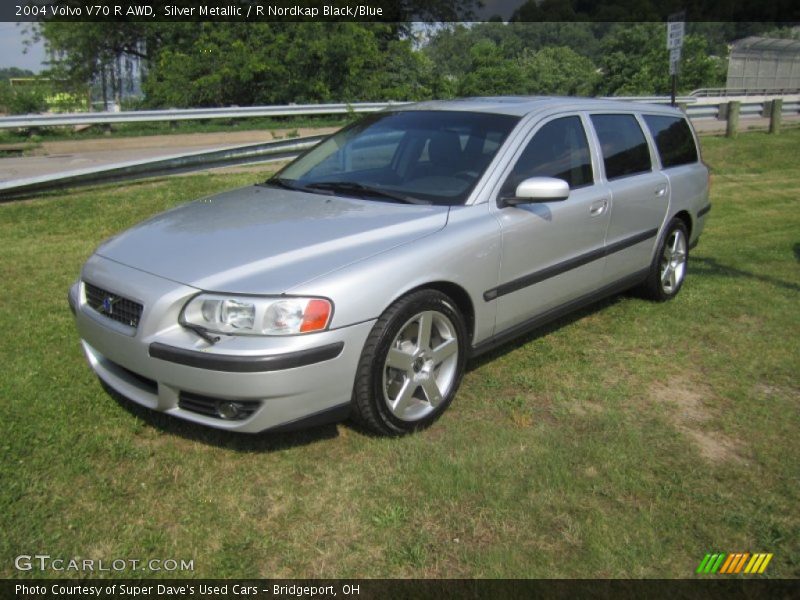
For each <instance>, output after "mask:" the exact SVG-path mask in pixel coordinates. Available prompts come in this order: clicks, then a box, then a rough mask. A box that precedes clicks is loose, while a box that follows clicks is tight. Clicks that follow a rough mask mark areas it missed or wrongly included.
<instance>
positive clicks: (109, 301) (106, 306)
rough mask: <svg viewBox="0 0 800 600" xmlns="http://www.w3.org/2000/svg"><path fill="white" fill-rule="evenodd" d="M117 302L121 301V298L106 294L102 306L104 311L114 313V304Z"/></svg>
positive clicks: (109, 313) (108, 313)
mask: <svg viewBox="0 0 800 600" xmlns="http://www.w3.org/2000/svg"><path fill="white" fill-rule="evenodd" d="M117 302H119V298H115V297H114V296H106V297H105V298H103V304H102V306H101V308H102V309H103V312H104V313H106V314H107V315H113V314H114V305H115V304H116V303H117Z"/></svg>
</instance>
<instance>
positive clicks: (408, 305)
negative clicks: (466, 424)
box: [352, 290, 468, 435]
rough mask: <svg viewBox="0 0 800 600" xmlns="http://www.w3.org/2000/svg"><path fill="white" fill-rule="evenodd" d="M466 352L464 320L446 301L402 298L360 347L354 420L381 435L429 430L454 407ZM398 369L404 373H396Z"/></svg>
mask: <svg viewBox="0 0 800 600" xmlns="http://www.w3.org/2000/svg"><path fill="white" fill-rule="evenodd" d="M428 322H430V325H426V324H427V323H428ZM424 331H427V332H428V333H427V334H425V333H424ZM414 333H415V334H416V338H414V337H413V334H414ZM426 338H427V343H425V340H426ZM414 340H415V341H414ZM453 340H455V342H453ZM390 350H392V356H391V357H390V356H389V351H390ZM467 351H468V348H467V328H466V325H465V324H464V318H463V316H462V315H461V313H460V311H459V310H458V308H457V307H456V304H455V303H454V302H453V301H452V300H451V299H450V298H449V297H448V296H446V295H445V294H442V293H441V292H438V291H436V290H420V291H417V292H412V293H411V294H409V295H407V296H404V297H402V298H400V299H399V300H397V301H396V302H395V303H394V304H392V305H391V306H390V307H389V308H387V309H386V311H384V313H383V314H382V315H381V316H380V318H379V319H378V320H377V322H376V323H375V325H374V327H373V328H372V331H371V332H370V334H369V336H368V337H367V341H366V343H365V344H364V349H363V350H362V352H361V359H360V361H359V363H358V369H357V371H356V378H355V385H354V387H353V400H352V417H353V419H354V420H355V421H356V422H357V423H359V424H360V425H362V426H363V427H365V428H366V429H369V430H370V431H372V432H374V433H377V434H380V435H403V434H407V433H411V432H413V431H418V430H420V429H424V428H425V427H428V426H429V425H430V424H431V423H433V422H434V421H436V419H438V418H439V417H440V416H441V414H442V413H443V412H444V411H445V410H446V409H447V407H448V406H449V405H450V403H451V402H452V401H453V398H454V397H455V395H456V392H457V390H458V387H459V385H460V383H461V378H462V376H463V374H464V365H465V364H466V358H467ZM442 357H444V358H442ZM398 360H399V362H398ZM399 364H402V365H403V367H402V368H396V365H399ZM445 384H446V385H445ZM440 385H442V386H444V387H446V389H445V391H442V390H440V388H439V386H440ZM408 390H411V391H408ZM437 392H439V393H438V394H437ZM392 396H394V398H393V397H392ZM430 398H434V399H433V400H431V399H430ZM401 417H402V418H401Z"/></svg>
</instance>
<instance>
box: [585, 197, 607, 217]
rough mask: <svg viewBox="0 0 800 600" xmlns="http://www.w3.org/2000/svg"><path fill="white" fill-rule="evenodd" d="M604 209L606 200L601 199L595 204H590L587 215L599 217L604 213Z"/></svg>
mask: <svg viewBox="0 0 800 600" xmlns="http://www.w3.org/2000/svg"><path fill="white" fill-rule="evenodd" d="M606 208H608V199H607V198H603V199H602V200H598V201H597V202H592V204H591V206H590V207H589V214H590V215H592V216H593V217H599V216H600V215H602V214H603V213H604V212H606Z"/></svg>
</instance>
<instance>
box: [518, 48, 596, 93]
mask: <svg viewBox="0 0 800 600" xmlns="http://www.w3.org/2000/svg"><path fill="white" fill-rule="evenodd" d="M520 62H521V66H522V69H523V71H524V73H525V79H526V88H527V92H528V93H532V94H548V95H558V96H591V95H592V94H594V92H595V89H596V87H597V84H598V81H599V79H600V74H599V73H598V69H597V67H595V65H594V63H593V62H592V61H591V60H589V59H588V58H586V57H585V56H581V55H580V54H578V53H577V52H575V51H574V50H572V49H570V48H567V47H564V46H552V47H548V48H544V49H542V50H540V51H539V52H536V53H534V54H526V55H524V56H523V57H522V58H521V59H520Z"/></svg>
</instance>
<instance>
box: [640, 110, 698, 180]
mask: <svg viewBox="0 0 800 600" xmlns="http://www.w3.org/2000/svg"><path fill="white" fill-rule="evenodd" d="M644 121H645V123H647V128H648V129H649V130H650V133H651V135H652V136H653V139H654V140H655V142H656V148H657V149H658V153H659V155H661V165H662V166H663V167H664V168H665V169H667V168H669V167H677V166H679V165H688V164H691V163H696V162H697V147H696V146H695V143H694V137H692V131H691V129H690V128H689V124H688V123H687V122H686V119H683V118H681V117H666V116H661V115H645V116H644Z"/></svg>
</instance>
